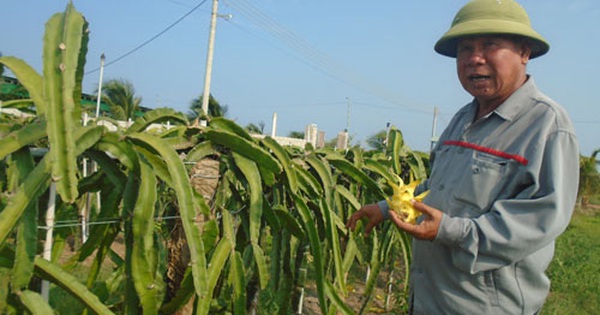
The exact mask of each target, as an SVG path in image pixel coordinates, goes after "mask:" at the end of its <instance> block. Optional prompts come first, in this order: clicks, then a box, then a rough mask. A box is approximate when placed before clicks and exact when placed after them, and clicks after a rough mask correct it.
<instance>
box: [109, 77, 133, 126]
mask: <svg viewBox="0 0 600 315" xmlns="http://www.w3.org/2000/svg"><path fill="white" fill-rule="evenodd" d="M102 98H103V99H104V101H105V102H106V104H108V105H109V106H110V112H111V117H112V118H114V119H118V120H128V119H130V118H131V119H134V118H135V115H136V113H137V112H138V111H139V109H140V104H141V103H142V98H141V97H137V96H135V88H134V87H133V84H132V83H131V82H130V81H128V80H124V79H113V80H109V81H107V82H106V83H104V86H103V87H102Z"/></svg>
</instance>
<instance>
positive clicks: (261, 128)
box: [246, 121, 265, 135]
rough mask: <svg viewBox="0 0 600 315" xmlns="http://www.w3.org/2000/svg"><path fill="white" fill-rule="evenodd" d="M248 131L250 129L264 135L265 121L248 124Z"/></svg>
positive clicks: (251, 131)
mask: <svg viewBox="0 0 600 315" xmlns="http://www.w3.org/2000/svg"><path fill="white" fill-rule="evenodd" d="M246 131H248V132H249V133H255V134H259V135H262V134H263V133H264V132H265V122H264V121H261V122H259V123H258V124H255V123H249V124H248V125H247V126H246Z"/></svg>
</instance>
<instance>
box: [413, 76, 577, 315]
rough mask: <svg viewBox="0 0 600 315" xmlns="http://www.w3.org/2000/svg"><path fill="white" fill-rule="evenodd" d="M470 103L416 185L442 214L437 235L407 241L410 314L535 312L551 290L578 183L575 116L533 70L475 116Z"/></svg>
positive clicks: (454, 122)
mask: <svg viewBox="0 0 600 315" xmlns="http://www.w3.org/2000/svg"><path fill="white" fill-rule="evenodd" d="M476 106H477V105H476V103H475V102H472V103H470V104H467V105H466V106H465V107H463V108H462V109H461V110H460V111H459V112H458V113H457V114H456V115H455V117H454V118H453V119H452V121H451V122H450V124H449V126H448V127H447V128H446V130H445V131H444V132H443V134H442V135H441V137H440V139H439V142H438V144H437V145H436V147H435V149H434V152H432V155H431V161H432V164H431V165H432V173H431V176H430V177H429V179H428V180H426V181H425V182H424V183H423V184H422V185H421V186H420V187H419V188H418V191H417V192H420V191H423V190H427V189H429V190H430V193H429V195H428V196H427V198H426V199H425V200H424V202H425V203H426V204H428V205H430V206H432V207H435V208H437V209H440V210H441V211H443V212H444V215H443V219H442V222H441V225H440V227H439V230H438V235H437V237H436V239H435V240H434V241H419V240H414V241H413V261H412V267H411V279H410V284H411V289H412V294H413V296H412V301H413V303H412V309H413V314H486V315H487V314H533V313H535V312H537V311H539V310H540V309H541V307H542V305H543V304H544V301H545V299H546V297H547V295H548V292H549V288H550V281H549V279H548V277H547V276H546V275H545V270H546V268H547V267H548V265H549V263H550V261H551V260H552V256H553V254H554V240H555V239H556V237H557V236H558V235H559V234H561V233H562V232H563V231H564V230H565V229H566V227H567V225H568V223H569V220H570V218H571V214H572V211H573V207H574V205H575V199H576V195H577V188H578V180H579V148H578V144H577V139H576V137H575V133H574V129H573V126H572V123H571V121H570V119H569V118H568V115H567V113H566V112H565V110H564V109H563V108H562V107H560V106H559V105H558V104H557V103H556V102H554V101H553V100H551V99H550V98H548V97H547V96H545V95H543V94H542V93H541V92H540V91H539V90H538V89H537V87H536V86H535V83H534V81H533V78H531V77H530V78H529V79H528V81H527V82H526V83H525V85H523V86H522V87H521V88H520V89H519V90H517V91H516V92H515V93H514V94H513V95H512V96H511V97H510V98H509V99H508V100H506V102H504V103H503V104H502V105H501V106H500V107H498V108H497V109H496V110H495V111H494V112H492V113H490V114H489V115H487V116H486V117H484V118H482V119H480V120H478V121H477V122H473V119H474V117H475V113H476Z"/></svg>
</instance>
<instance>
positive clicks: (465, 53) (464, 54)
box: [456, 36, 530, 106]
mask: <svg viewBox="0 0 600 315" xmlns="http://www.w3.org/2000/svg"><path fill="white" fill-rule="evenodd" d="M529 55H530V49H528V48H527V47H526V46H525V45H524V44H523V43H521V42H520V41H514V40H511V39H509V38H507V37H502V36H478V37H470V38H465V39H462V40H460V41H459V43H458V46H457V55H456V65H457V71H458V78H459V80H460V83H461V84H462V86H463V88H464V89H465V90H466V91H467V92H469V93H470V94H471V95H473V96H474V97H475V98H476V99H477V101H478V102H479V103H480V104H481V105H484V106H490V105H491V106H499V105H500V104H502V102H504V101H505V100H506V99H507V98H508V97H509V96H510V95H511V94H512V93H513V92H514V91H515V90H517V89H518V88H519V87H520V86H521V85H522V84H523V83H524V82H525V80H526V70H525V68H526V67H525V66H526V65H527V62H528V61H529Z"/></svg>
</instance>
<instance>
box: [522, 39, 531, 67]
mask: <svg viewBox="0 0 600 315" xmlns="http://www.w3.org/2000/svg"><path fill="white" fill-rule="evenodd" d="M530 57H531V44H529V43H528V42H526V41H523V42H522V43H521V62H522V63H523V64H524V65H526V64H527V63H528V62H529V59H531V58H530Z"/></svg>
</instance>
